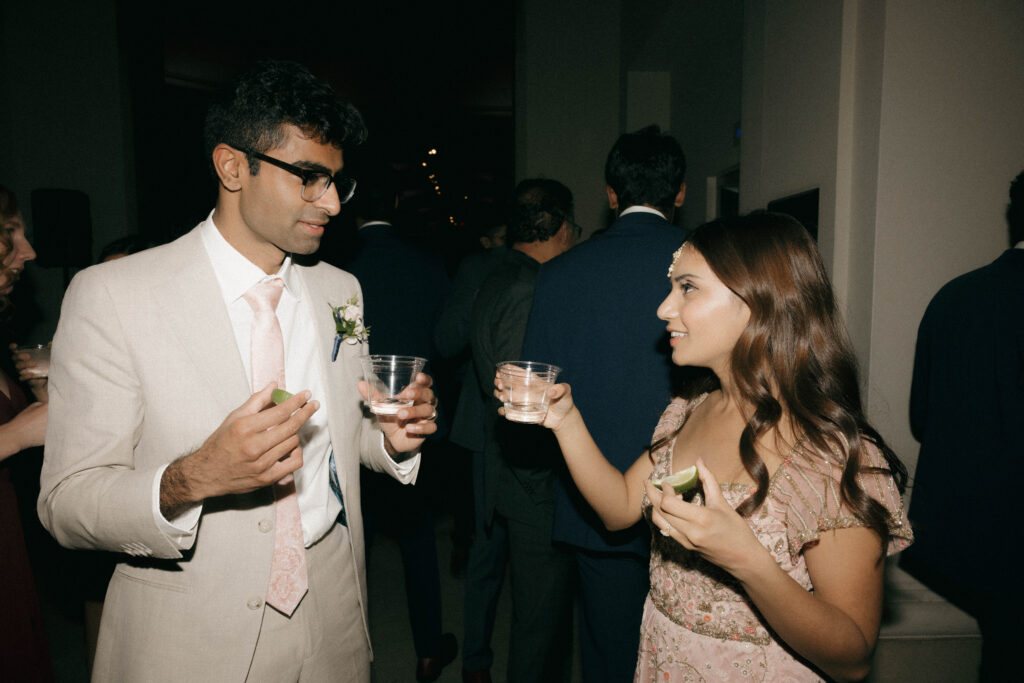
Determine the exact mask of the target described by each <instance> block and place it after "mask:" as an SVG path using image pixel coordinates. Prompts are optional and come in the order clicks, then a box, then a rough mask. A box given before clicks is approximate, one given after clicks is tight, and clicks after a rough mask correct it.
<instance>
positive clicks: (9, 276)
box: [0, 185, 53, 681]
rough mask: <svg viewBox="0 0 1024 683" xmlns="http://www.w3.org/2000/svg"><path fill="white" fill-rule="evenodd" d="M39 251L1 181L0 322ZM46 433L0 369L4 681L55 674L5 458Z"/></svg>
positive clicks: (42, 411)
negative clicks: (16, 285) (25, 266)
mask: <svg viewBox="0 0 1024 683" xmlns="http://www.w3.org/2000/svg"><path fill="white" fill-rule="evenodd" d="M35 257H36V254H35V252H34V251H33V250H32V246H31V245H30V244H29V243H28V240H26V239H25V223H24V221H22V218H21V213H19V211H18V205H17V202H16V201H15V199H14V194H13V193H11V191H10V190H8V189H7V188H6V187H4V186H2V185H0V324H2V320H3V316H4V315H5V313H6V309H7V308H8V307H9V302H8V299H7V297H8V295H9V294H10V293H11V292H12V291H13V289H14V283H15V282H16V281H17V279H18V276H19V275H20V274H21V270H22V268H23V267H24V265H25V263H26V262H27V261H31V260H32V259H34V258H35ZM45 434H46V404H45V403H42V402H35V403H29V400H28V398H27V397H26V396H25V393H24V392H23V391H22V390H21V387H19V386H18V384H17V383H16V382H14V381H12V380H11V378H10V377H9V376H8V375H7V374H6V373H4V372H3V371H2V370H0V586H5V587H6V589H7V590H6V592H5V598H4V601H3V606H2V608H0V634H3V635H2V637H0V681H52V680H53V673H52V672H51V670H50V657H49V651H48V649H47V647H46V637H45V634H44V633H43V626H42V619H41V618H40V616H39V603H38V600H37V599H36V591H35V582H34V581H33V579H32V569H31V567H30V566H29V561H28V553H27V551H26V549H25V537H24V534H23V532H22V528H21V516H20V515H19V514H18V500H17V497H16V495H15V491H14V486H13V485H12V484H11V478H10V472H9V470H8V467H7V464H8V463H7V462H5V461H6V460H7V459H8V458H9V457H10V456H12V455H14V454H16V453H19V452H20V451H22V450H24V449H26V448H30V447H33V446H41V445H43V438H44V436H45Z"/></svg>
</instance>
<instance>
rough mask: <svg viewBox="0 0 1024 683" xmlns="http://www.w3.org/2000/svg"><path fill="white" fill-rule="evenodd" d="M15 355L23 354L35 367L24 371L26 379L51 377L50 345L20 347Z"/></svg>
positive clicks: (23, 374)
mask: <svg viewBox="0 0 1024 683" xmlns="http://www.w3.org/2000/svg"><path fill="white" fill-rule="evenodd" d="M14 352H15V353H23V354H25V355H27V356H28V360H29V361H30V362H32V363H35V367H30V368H25V369H24V370H22V376H23V377H24V378H25V379H46V378H47V377H48V376H49V375H50V346H49V345H48V344H28V345H26V346H19V347H18V348H17V349H15V351H14Z"/></svg>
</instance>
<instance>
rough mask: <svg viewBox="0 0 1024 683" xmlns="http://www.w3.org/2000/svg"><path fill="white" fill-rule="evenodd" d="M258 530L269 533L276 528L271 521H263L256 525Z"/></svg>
mask: <svg viewBox="0 0 1024 683" xmlns="http://www.w3.org/2000/svg"><path fill="white" fill-rule="evenodd" d="M256 528H257V529H259V530H260V531H262V532H263V533H267V532H268V531H271V530H272V529H273V528H274V523H273V522H271V521H270V520H269V519H261V520H260V521H259V523H257V524H256Z"/></svg>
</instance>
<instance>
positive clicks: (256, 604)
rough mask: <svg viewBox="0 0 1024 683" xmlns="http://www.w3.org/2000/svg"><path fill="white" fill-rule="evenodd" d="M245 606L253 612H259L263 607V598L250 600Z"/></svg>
mask: <svg viewBox="0 0 1024 683" xmlns="http://www.w3.org/2000/svg"><path fill="white" fill-rule="evenodd" d="M245 606H246V607H248V608H249V609H251V610H257V609H259V608H261V607H263V598H249V600H248V602H246V603H245Z"/></svg>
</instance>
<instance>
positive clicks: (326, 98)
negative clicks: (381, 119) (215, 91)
mask: <svg viewBox="0 0 1024 683" xmlns="http://www.w3.org/2000/svg"><path fill="white" fill-rule="evenodd" d="M284 124H291V125H293V126H295V127H297V128H298V129H299V130H301V131H302V132H303V133H304V134H305V135H308V136H309V137H310V138H311V139H313V140H316V141H317V142H319V143H320V144H329V145H333V146H334V147H337V148H339V149H347V148H352V147H355V146H357V145H359V144H362V142H363V141H364V140H365V139H366V126H365V125H364V124H363V117H362V116H360V114H359V112H358V111H357V110H356V108H355V107H353V106H352V104H351V103H349V102H347V101H346V100H344V99H342V98H340V97H339V96H338V95H337V93H335V92H334V89H333V88H331V86H330V85H328V84H327V83H325V82H324V81H321V80H320V79H318V78H317V77H316V76H314V75H313V74H312V73H310V71H309V69H307V68H306V67H304V66H302V65H301V64H297V63H295V62H288V61H276V60H266V61H261V62H258V63H257V64H256V65H255V66H254V67H253V68H252V69H250V70H249V71H246V72H245V73H243V74H241V75H240V76H238V77H237V78H235V79H234V80H233V81H232V82H231V83H230V84H229V85H228V86H227V88H225V89H224V91H223V92H222V93H221V94H220V96H219V97H218V99H217V100H216V101H215V102H214V104H213V105H211V106H210V109H209V111H208V112H207V114H206V124H205V126H204V130H203V140H204V143H205V146H206V156H207V158H208V159H210V158H212V155H213V149H214V147H216V146H217V145H219V144H220V143H222V142H223V143H226V144H229V145H231V146H232V147H244V148H247V149H250V150H252V151H254V152H260V153H264V152H266V151H267V150H269V149H272V148H273V147H276V146H278V145H280V144H281V143H283V142H284V140H285V132H284V129H283V125H284ZM259 164H260V162H259V160H258V159H255V158H253V157H249V170H250V172H251V173H252V174H253V175H256V174H257V173H259ZM211 168H212V161H211Z"/></svg>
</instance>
